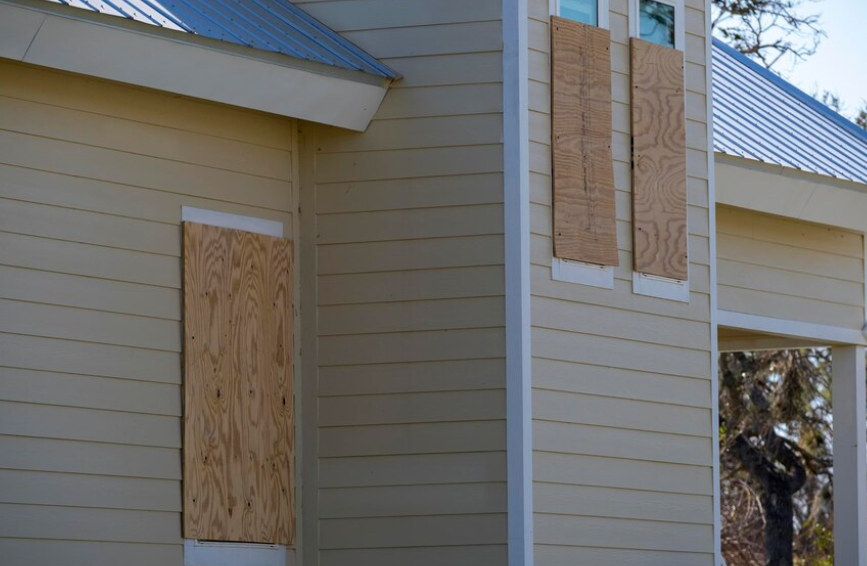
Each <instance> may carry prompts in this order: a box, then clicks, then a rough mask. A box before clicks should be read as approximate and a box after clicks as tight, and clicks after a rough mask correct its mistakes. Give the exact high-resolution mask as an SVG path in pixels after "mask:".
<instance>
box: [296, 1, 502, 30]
mask: <svg viewBox="0 0 867 566" xmlns="http://www.w3.org/2000/svg"><path fill="white" fill-rule="evenodd" d="M298 5H300V6H303V7H304V9H305V10H306V11H307V12H308V13H310V15H312V16H313V17H315V18H321V19H322V20H323V21H327V22H328V25H329V26H330V27H331V28H332V29H335V30H338V31H341V32H346V31H351V30H358V29H387V28H395V27H398V28H399V27H411V26H432V25H438V24H448V23H461V22H476V21H491V20H499V19H500V16H501V9H502V6H501V5H500V3H499V2H498V1H496V0H477V1H476V2H473V3H472V5H470V6H467V5H466V3H465V2H464V0H437V1H436V2H430V1H429V0H403V1H402V2H400V3H399V4H397V5H395V4H394V2H392V1H390V0H366V1H364V2H357V1H354V0H337V1H334V2H315V1H314V2H310V1H308V2H304V1H303V0H302V1H299V2H298Z"/></svg>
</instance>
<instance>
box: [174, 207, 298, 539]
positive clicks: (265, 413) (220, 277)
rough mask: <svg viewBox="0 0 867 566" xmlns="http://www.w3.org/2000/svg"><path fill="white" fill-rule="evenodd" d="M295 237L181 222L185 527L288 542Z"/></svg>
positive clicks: (200, 533)
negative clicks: (292, 242)
mask: <svg viewBox="0 0 867 566" xmlns="http://www.w3.org/2000/svg"><path fill="white" fill-rule="evenodd" d="M292 262H293V258H292V248H291V243H290V242H289V241H288V240H284V239H281V238H272V237H268V236H262V235H258V234H251V233H249V232H241V231H237V230H228V229H223V228H217V227H213V226H204V225H200V224H194V223H189V222H187V223H185V224H184V354H185V355H184V367H185V377H184V401H185V402H184V535H185V536H186V537H187V538H196V539H206V540H221V541H243V542H260V543H279V544H292V542H293V534H294V523H295V517H294V494H293V488H294V478H293V476H294V469H293V467H294V438H293V397H292V395H293V387H292V351H293V350H292V320H293V314H292V301H293V296H292V294H293V277H292V271H293V264H292Z"/></svg>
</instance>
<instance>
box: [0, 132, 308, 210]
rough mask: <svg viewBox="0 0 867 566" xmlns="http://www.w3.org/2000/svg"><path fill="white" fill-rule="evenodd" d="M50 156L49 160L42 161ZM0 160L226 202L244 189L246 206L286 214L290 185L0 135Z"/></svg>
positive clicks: (197, 167) (50, 142)
mask: <svg viewBox="0 0 867 566" xmlns="http://www.w3.org/2000/svg"><path fill="white" fill-rule="evenodd" d="M48 155H50V156H51V159H46V158H45V157H46V156H48ZM0 156H2V157H0V159H2V162H3V163H5V164H7V165H16V166H19V167H29V168H33V169H44V170H47V171H52V172H55V173H63V174H66V175H74V176H76V177H86V178H89V179H96V180H101V181H109V182H112V183H121V184H126V185H134V186H139V187H144V188H150V189H159V190H165V191H172V192H176V193H181V194H191V195H194V196H205V195H207V196H208V197H209V198H214V199H217V200H229V201H231V200H232V198H236V197H234V195H235V193H236V192H237V187H239V186H243V187H244V191H245V193H246V194H247V196H248V198H249V199H250V203H251V204H254V205H256V206H262V207H266V208H275V209H278V210H289V209H290V205H291V200H290V194H291V192H290V191H289V183H287V182H285V181H277V180H273V179H265V178H263V177H255V176H252V175H244V174H240V173H234V172H231V171H222V170H220V171H217V170H214V169H211V168H208V167H203V166H201V165H191V164H188V163H180V162H176V161H166V160H164V159H158V158H154V157H149V156H143V155H136V154H132V153H126V152H123V151H117V150H109V149H102V148H96V147H91V146H84V145H79V144H75V143H72V142H65V141H59V140H51V139H47V138H40V137H36V136H31V135H26V134H17V133H14V132H9V131H3V130H0Z"/></svg>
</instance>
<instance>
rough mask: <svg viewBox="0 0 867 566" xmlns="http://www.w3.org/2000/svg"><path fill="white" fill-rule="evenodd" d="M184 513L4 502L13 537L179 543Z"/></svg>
mask: <svg viewBox="0 0 867 566" xmlns="http://www.w3.org/2000/svg"><path fill="white" fill-rule="evenodd" d="M180 518H181V516H180V513H169V512H164V511H127V510H119V509H85V508H77V507H56V506H47V505H45V506H43V505H13V504H0V532H2V533H3V534H4V536H6V537H10V538H38V539H46V538H48V539H72V540H90V541H107V542H143V543H154V544H179V543H180V542H181V538H180V532H181V531H180Z"/></svg>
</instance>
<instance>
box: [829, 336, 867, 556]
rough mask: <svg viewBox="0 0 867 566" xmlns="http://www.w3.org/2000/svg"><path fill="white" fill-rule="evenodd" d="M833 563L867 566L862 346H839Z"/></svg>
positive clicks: (836, 356)
mask: <svg viewBox="0 0 867 566" xmlns="http://www.w3.org/2000/svg"><path fill="white" fill-rule="evenodd" d="M831 352H832V354H833V359H832V362H833V366H832V369H833V372H834V375H833V391H832V402H833V411H834V413H833V414H834V563H835V564H836V565H837V566H856V565H857V566H867V429H865V404H867V394H865V390H867V383H865V379H867V375H865V367H864V366H865V361H864V347H863V346H835V347H834V348H833V349H832V350H831Z"/></svg>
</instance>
